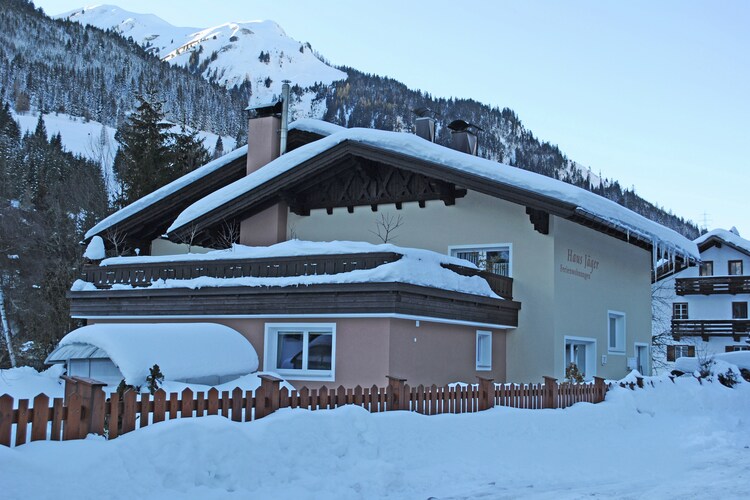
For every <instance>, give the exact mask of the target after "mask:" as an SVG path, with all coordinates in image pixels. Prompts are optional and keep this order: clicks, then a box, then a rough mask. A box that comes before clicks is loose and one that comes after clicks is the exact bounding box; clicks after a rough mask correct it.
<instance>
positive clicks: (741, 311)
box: [732, 302, 747, 319]
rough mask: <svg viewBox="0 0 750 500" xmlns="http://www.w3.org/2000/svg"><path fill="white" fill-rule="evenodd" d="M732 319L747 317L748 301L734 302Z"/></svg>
mask: <svg viewBox="0 0 750 500" xmlns="http://www.w3.org/2000/svg"><path fill="white" fill-rule="evenodd" d="M732 319H747V302H732Z"/></svg>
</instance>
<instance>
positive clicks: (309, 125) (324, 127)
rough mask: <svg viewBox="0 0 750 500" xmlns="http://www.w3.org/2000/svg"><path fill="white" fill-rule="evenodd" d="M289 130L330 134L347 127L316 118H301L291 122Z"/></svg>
mask: <svg viewBox="0 0 750 500" xmlns="http://www.w3.org/2000/svg"><path fill="white" fill-rule="evenodd" d="M289 130H301V131H303V132H312V133H313V134H318V135H323V136H328V135H331V134H335V133H337V132H341V131H342V130H346V127H342V126H341V125H336V124H334V123H330V122H325V121H323V120H316V119H314V118H300V119H299V120H295V121H293V122H292V123H290V124H289Z"/></svg>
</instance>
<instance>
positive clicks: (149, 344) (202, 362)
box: [48, 323, 258, 385]
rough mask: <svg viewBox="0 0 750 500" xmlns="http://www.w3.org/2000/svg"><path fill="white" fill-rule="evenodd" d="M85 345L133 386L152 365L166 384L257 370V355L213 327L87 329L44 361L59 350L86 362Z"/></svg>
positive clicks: (98, 326) (171, 325) (106, 326)
mask: <svg viewBox="0 0 750 500" xmlns="http://www.w3.org/2000/svg"><path fill="white" fill-rule="evenodd" d="M71 346H73V347H71ZM86 346H87V347H88V350H87V351H86V352H88V351H91V352H92V353H95V352H96V351H97V350H101V351H104V352H106V353H107V356H108V357H109V358H110V359H111V360H112V362H113V363H114V364H115V365H117V367H118V368H119V369H120V372H122V375H123V377H124V378H125V381H126V382H127V383H128V384H132V385H141V384H143V383H144V381H145V380H146V377H147V376H148V374H149V368H151V367H152V366H154V365H155V364H158V365H159V368H160V369H161V372H162V373H163V374H164V377H165V378H166V379H167V380H181V379H186V378H191V377H192V378H196V377H204V376H212V375H219V376H222V375H239V374H246V373H251V372H254V371H256V370H257V369H258V355H257V353H256V352H255V349H254V348H253V346H252V345H251V344H250V342H249V341H248V340H247V339H246V338H245V337H244V336H242V334H241V333H239V332H237V331H236V330H233V329H232V328H229V327H228V326H224V325H219V324H216V323H129V324H114V323H113V324H105V323H99V324H94V325H88V326H84V327H82V328H78V329H76V330H73V331H72V332H70V333H69V334H67V335H66V336H65V337H63V338H62V340H61V341H60V344H59V345H58V348H57V349H56V350H55V351H53V352H52V354H50V356H49V357H48V362H55V361H56V359H57V357H58V356H57V353H58V352H59V351H62V350H65V351H69V352H68V354H69V353H71V352H72V353H73V354H75V353H79V354H80V353H83V354H86V355H85V356H82V357H84V358H85V357H90V356H89V355H88V354H87V353H86V352H83V350H86V349H87V347H86ZM82 349H83V350H82ZM79 351H80V352H79Z"/></svg>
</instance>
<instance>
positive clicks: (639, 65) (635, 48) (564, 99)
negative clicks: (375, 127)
mask: <svg viewBox="0 0 750 500" xmlns="http://www.w3.org/2000/svg"><path fill="white" fill-rule="evenodd" d="M110 3H114V4H116V5H118V6H120V7H122V8H124V9H127V10H131V11H134V12H141V13H153V14H156V15H158V16H159V17H161V18H163V19H164V20H166V21H168V22H170V23H172V24H174V25H177V26H195V27H207V26H211V25H215V24H221V23H224V22H227V21H248V20H256V19H273V20H274V21H276V22H278V23H279V24H280V25H281V26H282V28H284V30H285V31H286V33H287V34H288V35H289V36H291V37H292V38H295V39H297V40H299V41H302V42H310V43H311V44H312V46H313V48H314V49H315V50H317V51H319V52H320V53H322V54H323V55H324V56H325V57H326V58H328V59H329V60H330V61H331V62H332V63H334V64H341V65H348V66H352V67H354V68H357V69H359V70H361V71H365V72H369V73H376V74H379V75H384V76H390V77H392V78H395V79H396V80H399V81H402V82H403V83H405V84H406V85H408V86H409V87H412V88H418V89H421V90H424V91H427V92H430V93H431V94H433V95H434V96H442V97H450V96H455V97H469V98H473V99H476V100H478V101H481V102H484V103H487V104H491V105H494V106H499V107H506V106H507V107H510V108H512V109H514V110H515V111H516V112H517V113H518V115H519V116H520V118H521V120H522V121H523V122H524V124H525V125H526V126H527V127H528V128H529V129H531V130H532V131H533V132H534V134H535V135H536V136H538V137H540V138H541V139H543V140H548V141H550V142H553V143H556V144H558V145H559V146H560V148H561V149H562V150H563V151H564V152H565V153H566V154H567V155H568V156H569V157H570V158H572V159H574V160H576V161H578V162H580V163H582V164H584V165H586V166H591V168H592V170H593V171H594V172H599V171H600V170H601V172H602V174H603V175H604V176H605V177H609V178H615V179H618V180H619V181H620V183H621V184H622V185H623V186H626V187H630V186H633V185H634V186H635V188H636V191H637V192H638V193H639V194H641V195H642V196H644V197H645V198H646V199H648V200H649V201H652V202H654V203H657V204H659V205H662V206H664V207H666V208H667V209H671V210H672V211H673V212H675V213H677V214H678V215H681V216H683V217H687V218H690V219H693V220H694V221H696V222H698V223H702V221H703V214H704V212H705V213H707V214H708V222H709V228H712V227H724V228H727V229H728V228H729V227H731V226H732V225H735V226H737V228H738V229H739V230H740V232H741V234H742V235H743V236H744V237H745V238H750V203H748V188H750V173H748V171H749V170H750V160H749V159H748V152H747V149H748V147H750V125H749V124H748V119H749V118H750V96H749V93H750V28H749V26H750V2H746V1H742V0H737V1H723V0H722V1H708V0H707V1H704V2H697V1H685V0H671V1H659V2H654V1H651V0H635V1H634V0H630V1H627V2H626V1H622V2H614V1H607V2H603V1H599V0H588V1H569V2H559V1H528V0H527V1H516V2H500V1H492V2H489V1H488V2H482V1H478V2H473V3H466V2H460V1H458V0H456V1H453V2H449V1H443V0H433V1H430V2H417V1H408V0H400V1H394V0H378V1H372V2H367V3H365V2H344V1H325V0H318V1H315V2H302V1H291V0H273V1H268V2H259V1H252V0H245V1H220V2H210V3H209V2H199V1H192V0H181V1H170V0H159V1H156V2H155V1H153V0H151V1H143V0H133V1H113V2H110ZM84 4H85V2H84V3H81V2H79V1H76V0H43V1H37V2H36V5H38V6H41V7H42V8H43V9H44V10H45V12H47V13H49V14H58V13H61V12H64V11H68V10H72V9H75V8H78V7H81V6H83V5H84Z"/></svg>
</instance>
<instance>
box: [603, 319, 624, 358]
mask: <svg viewBox="0 0 750 500" xmlns="http://www.w3.org/2000/svg"><path fill="white" fill-rule="evenodd" d="M612 317H615V318H618V319H619V320H620V321H619V322H618V324H619V325H621V331H618V332H615V334H616V336H615V346H614V347H612V345H611V344H610V337H611V335H612V332H611V331H610V327H609V326H610V323H611V322H610V319H611V318H612ZM626 341H627V318H626V314H625V313H624V312H622V311H607V353H608V354H622V355H625V350H626V347H625V346H626V345H627V344H626Z"/></svg>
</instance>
